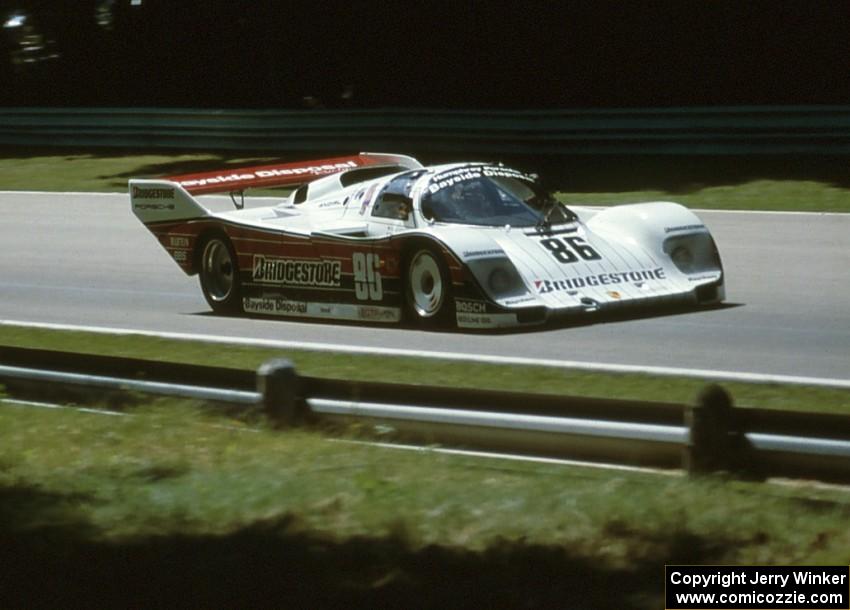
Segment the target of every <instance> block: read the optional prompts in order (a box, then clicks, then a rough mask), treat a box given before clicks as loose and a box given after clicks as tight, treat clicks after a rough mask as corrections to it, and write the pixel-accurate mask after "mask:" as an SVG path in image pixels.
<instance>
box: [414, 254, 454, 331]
mask: <svg viewBox="0 0 850 610" xmlns="http://www.w3.org/2000/svg"><path fill="white" fill-rule="evenodd" d="M422 255H427V256H430V257H431V258H432V259H433V261H434V262H435V263H436V265H437V268H438V269H439V272H440V283H441V285H442V287H443V288H442V290H443V295H442V301H441V303H440V307H439V309H438V310H437V311H436V312H435V313H434V314H432V315H430V316H423V315H421V314H420V313H419V312H418V311H417V309H416V306H415V304H414V299H413V285H412V278H411V275H412V274H411V268H412V266H413V263H414V261H416V260H417V258H418V257H420V256H422ZM404 269H405V277H404V311H405V315H406V317H407V319H408V320H409V321H410V322H412V323H413V324H415V325H418V326H421V327H423V328H453V327H454V326H456V321H455V307H454V297H453V296H452V280H451V275H450V274H449V269H448V266H447V265H446V262H445V259H444V257H443V256H442V255H441V254H440V253H439V252H438V250H437V249H436V248H435V247H434V246H431V245H424V244H418V245H416V246H414V247H412V248H410V250H408V254H407V256H406V257H405V265H404Z"/></svg>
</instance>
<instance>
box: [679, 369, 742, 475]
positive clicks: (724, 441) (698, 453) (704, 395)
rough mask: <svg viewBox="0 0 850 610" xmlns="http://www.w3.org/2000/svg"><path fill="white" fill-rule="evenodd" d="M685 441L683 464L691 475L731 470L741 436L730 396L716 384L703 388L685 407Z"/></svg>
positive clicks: (734, 462)
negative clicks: (693, 401)
mask: <svg viewBox="0 0 850 610" xmlns="http://www.w3.org/2000/svg"><path fill="white" fill-rule="evenodd" d="M685 425H686V426H687V428H688V433H689V434H688V442H687V444H686V445H685V454H684V459H683V462H684V464H683V467H684V469H685V471H686V472H687V473H688V474H689V475H691V476H693V475H700V474H706V473H710V472H717V471H720V470H730V469H731V468H732V467H733V466H735V465H736V462H737V460H736V459H735V454H736V453H737V448H738V438H737V437H739V436H740V433H739V431H738V430H737V426H735V424H734V421H733V409H732V397H731V396H730V395H729V393H728V392H727V391H726V390H724V389H723V388H722V387H720V386H719V385H715V384H712V385H710V386H708V387H706V388H704V389H703V390H702V391H701V392H700V393H699V395H698V396H697V401H696V404H695V405H693V406H690V407H688V408H687V409H686V410H685Z"/></svg>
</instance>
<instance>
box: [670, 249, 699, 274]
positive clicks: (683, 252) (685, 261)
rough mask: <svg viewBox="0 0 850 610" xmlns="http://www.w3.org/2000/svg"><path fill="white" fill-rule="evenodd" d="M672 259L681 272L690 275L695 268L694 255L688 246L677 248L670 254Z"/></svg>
mask: <svg viewBox="0 0 850 610" xmlns="http://www.w3.org/2000/svg"><path fill="white" fill-rule="evenodd" d="M670 258H672V259H673V263H675V265H676V266H677V267H678V268H679V270H680V271H684V272H685V273H688V272H690V271H691V269H692V268H693V265H694V253H693V252H691V251H690V250H689V249H688V247H687V246H684V245H682V246H676V248H674V249H673V252H671V253H670Z"/></svg>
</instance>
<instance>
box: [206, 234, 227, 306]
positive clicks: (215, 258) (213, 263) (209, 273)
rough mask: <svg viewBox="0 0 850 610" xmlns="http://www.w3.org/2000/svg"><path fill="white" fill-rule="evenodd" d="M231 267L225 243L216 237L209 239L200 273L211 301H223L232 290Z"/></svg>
mask: <svg viewBox="0 0 850 610" xmlns="http://www.w3.org/2000/svg"><path fill="white" fill-rule="evenodd" d="M233 267H234V265H233V258H232V257H231V256H230V250H229V249H228V247H227V245H225V244H224V242H222V241H221V240H218V239H214V240H212V241H210V242H209V243H208V244H207V247H206V248H205V249H204V263H203V266H202V273H203V274H204V286H206V289H207V294H209V296H210V298H211V299H212V300H213V301H216V302H222V301H225V300H227V297H229V296H230V293H231V292H233V280H234V276H233Z"/></svg>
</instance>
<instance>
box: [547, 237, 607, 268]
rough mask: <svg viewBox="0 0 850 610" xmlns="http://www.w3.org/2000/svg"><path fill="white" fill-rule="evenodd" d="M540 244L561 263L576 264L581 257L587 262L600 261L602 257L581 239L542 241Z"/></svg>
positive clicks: (569, 238) (567, 238)
mask: <svg viewBox="0 0 850 610" xmlns="http://www.w3.org/2000/svg"><path fill="white" fill-rule="evenodd" d="M540 243H541V244H542V245H543V247H544V248H546V249H547V250H549V252H551V253H552V256H554V257H555V260H557V261H558V262H559V263H564V264H567V263H576V262H578V260H579V257H581V258H582V259H584V260H586V261H598V260H599V259H601V258H602V257H601V256H600V255H599V252H597V251H596V250H594V249H593V248H591V247H590V246H589V245H588V244H587V242H586V241H584V240H583V239H582V238H581V237H564V238H563V239H558V238H549V239H542V240H540Z"/></svg>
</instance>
